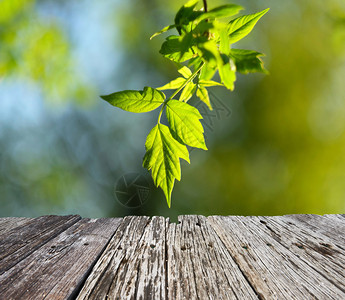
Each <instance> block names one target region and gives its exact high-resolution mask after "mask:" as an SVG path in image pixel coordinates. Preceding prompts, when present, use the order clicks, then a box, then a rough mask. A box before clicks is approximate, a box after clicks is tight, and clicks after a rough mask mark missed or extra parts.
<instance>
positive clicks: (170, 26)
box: [150, 24, 176, 40]
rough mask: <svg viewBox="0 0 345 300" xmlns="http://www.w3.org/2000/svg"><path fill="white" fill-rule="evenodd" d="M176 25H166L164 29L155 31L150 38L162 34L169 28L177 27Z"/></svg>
mask: <svg viewBox="0 0 345 300" xmlns="http://www.w3.org/2000/svg"><path fill="white" fill-rule="evenodd" d="M175 27H176V25H175V24H174V25H169V26H166V27H164V28H163V29H162V30H160V31H157V32H156V33H154V34H153V35H152V36H151V37H150V40H152V39H153V38H154V37H155V36H157V35H160V34H162V33H164V32H166V31H168V30H170V29H173V28H175Z"/></svg>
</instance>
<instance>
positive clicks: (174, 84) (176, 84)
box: [157, 77, 186, 90]
mask: <svg viewBox="0 0 345 300" xmlns="http://www.w3.org/2000/svg"><path fill="white" fill-rule="evenodd" d="M185 82H186V79H185V78H183V77H177V78H176V79H174V80H172V81H170V82H169V83H167V84H166V85H163V86H161V87H159V88H157V90H176V89H178V88H180V87H181V86H182V85H183V84H184V83H185Z"/></svg>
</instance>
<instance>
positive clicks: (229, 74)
mask: <svg viewBox="0 0 345 300" xmlns="http://www.w3.org/2000/svg"><path fill="white" fill-rule="evenodd" d="M218 70H219V76H220V79H221V81H222V83H223V84H224V85H225V87H226V88H227V89H229V90H231V91H233V90H234V88H235V85H234V83H235V81H236V67H235V64H234V62H233V61H232V60H231V59H230V60H229V59H228V61H227V62H223V63H220V64H219V65H218Z"/></svg>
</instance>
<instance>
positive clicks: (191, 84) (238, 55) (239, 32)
mask: <svg viewBox="0 0 345 300" xmlns="http://www.w3.org/2000/svg"><path fill="white" fill-rule="evenodd" d="M199 2H200V1H199V0H190V1H188V2H187V3H186V4H185V5H183V6H182V7H181V8H180V9H179V10H178V12H177V13H176V16H175V19H174V24H172V25H169V26H166V27H164V28H163V29H162V30H160V31H158V32H156V33H155V34H153V35H152V36H151V39H152V38H154V37H156V36H158V35H160V34H162V33H164V32H167V31H170V30H173V29H174V30H176V34H173V35H170V36H168V37H167V38H166V39H165V41H164V42H163V44H162V46H161V49H160V51H159V52H160V54H161V55H163V56H164V57H165V58H167V59H169V60H171V61H173V62H174V64H175V65H176V67H177V71H178V73H179V74H180V76H179V77H177V78H175V79H174V80H172V81H170V82H168V83H167V84H165V85H164V86H162V87H158V88H152V87H145V88H144V90H143V91H134V90H126V91H121V92H116V93H113V94H110V95H106V96H101V97H102V98H103V99H104V100H106V101H108V102H109V103H110V104H112V105H114V106H116V107H119V108H121V109H123V110H126V111H130V112H135V113H142V112H149V111H152V110H155V109H156V108H158V107H161V110H160V113H159V117H158V122H157V125H156V126H155V127H153V129H152V130H151V131H150V133H149V135H148V136H147V140H146V143H145V147H146V154H145V156H144V159H143V166H144V167H145V168H147V169H148V170H151V171H152V178H153V181H154V183H155V185H156V186H157V187H161V188H162V190H163V192H164V194H165V197H166V200H167V203H168V205H169V207H170V204H171V193H172V190H173V187H174V182H175V179H177V180H181V167H180V158H182V159H184V160H186V161H187V162H189V153H188V150H187V147H186V146H187V145H188V146H191V147H195V148H200V149H204V150H207V147H206V144H205V138H204V130H203V127H202V124H201V122H200V120H201V119H202V116H201V114H200V112H199V111H198V109H197V108H195V107H193V106H191V105H189V104H188V103H187V102H188V100H189V99H190V98H191V97H192V96H193V95H194V94H196V96H197V97H198V98H199V99H200V101H202V102H204V103H205V104H206V105H207V106H208V107H209V109H210V110H212V103H211V101H210V97H209V94H208V90H207V89H208V88H209V87H212V86H224V87H226V88H227V89H229V90H231V91H232V90H233V89H234V83H235V81H236V72H240V73H244V74H247V73H250V72H263V73H265V72H266V70H265V69H264V67H263V63H262V61H261V59H260V57H261V56H263V54H262V53H259V52H256V51H252V50H245V49H236V48H232V44H234V43H236V42H237V41H239V40H241V39H242V38H244V37H245V36H247V35H248V34H249V33H250V32H251V31H252V29H253V28H254V26H255V24H256V23H257V21H258V20H259V19H260V18H261V17H262V16H263V15H264V14H265V13H266V12H267V11H268V10H269V9H265V10H263V11H261V12H258V13H255V14H250V15H243V16H239V17H236V18H234V16H235V15H237V14H238V13H239V12H240V11H241V10H242V9H243V8H242V7H241V6H239V5H235V4H227V5H222V6H219V7H216V8H213V9H211V10H209V11H204V10H203V9H202V8H201V9H198V5H199ZM224 18H226V19H229V18H231V20H230V21H227V22H222V21H221V19H224ZM216 72H218V74H219V77H220V82H217V81H215V80H213V77H214V76H215V74H216ZM165 90H174V92H173V93H172V95H171V96H170V97H168V98H167V97H166V95H165V93H164V92H163V91H165ZM163 111H165V114H166V117H167V120H168V123H169V126H166V125H164V124H161V116H162V113H163Z"/></svg>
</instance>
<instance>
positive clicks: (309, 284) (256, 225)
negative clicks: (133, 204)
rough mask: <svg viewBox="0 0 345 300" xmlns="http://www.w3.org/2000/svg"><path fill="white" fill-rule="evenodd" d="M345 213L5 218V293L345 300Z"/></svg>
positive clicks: (0, 264)
mask: <svg viewBox="0 0 345 300" xmlns="http://www.w3.org/2000/svg"><path fill="white" fill-rule="evenodd" d="M344 233H345V216H344V215H325V216H319V215H286V216H279V217H264V216H259V217H239V216H228V217H221V216H210V217H204V216H195V215H191V216H180V217H179V222H178V223H177V224H176V223H171V222H170V221H169V219H165V218H163V217H152V218H149V217H135V216H130V217H125V218H121V219H81V218H80V217H79V216H64V217H58V216H43V217H40V218H34V219H28V218H0V300H2V299H4V300H5V299H6V300H8V299H345V285H344V283H345V269H344V266H345V234H344Z"/></svg>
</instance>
